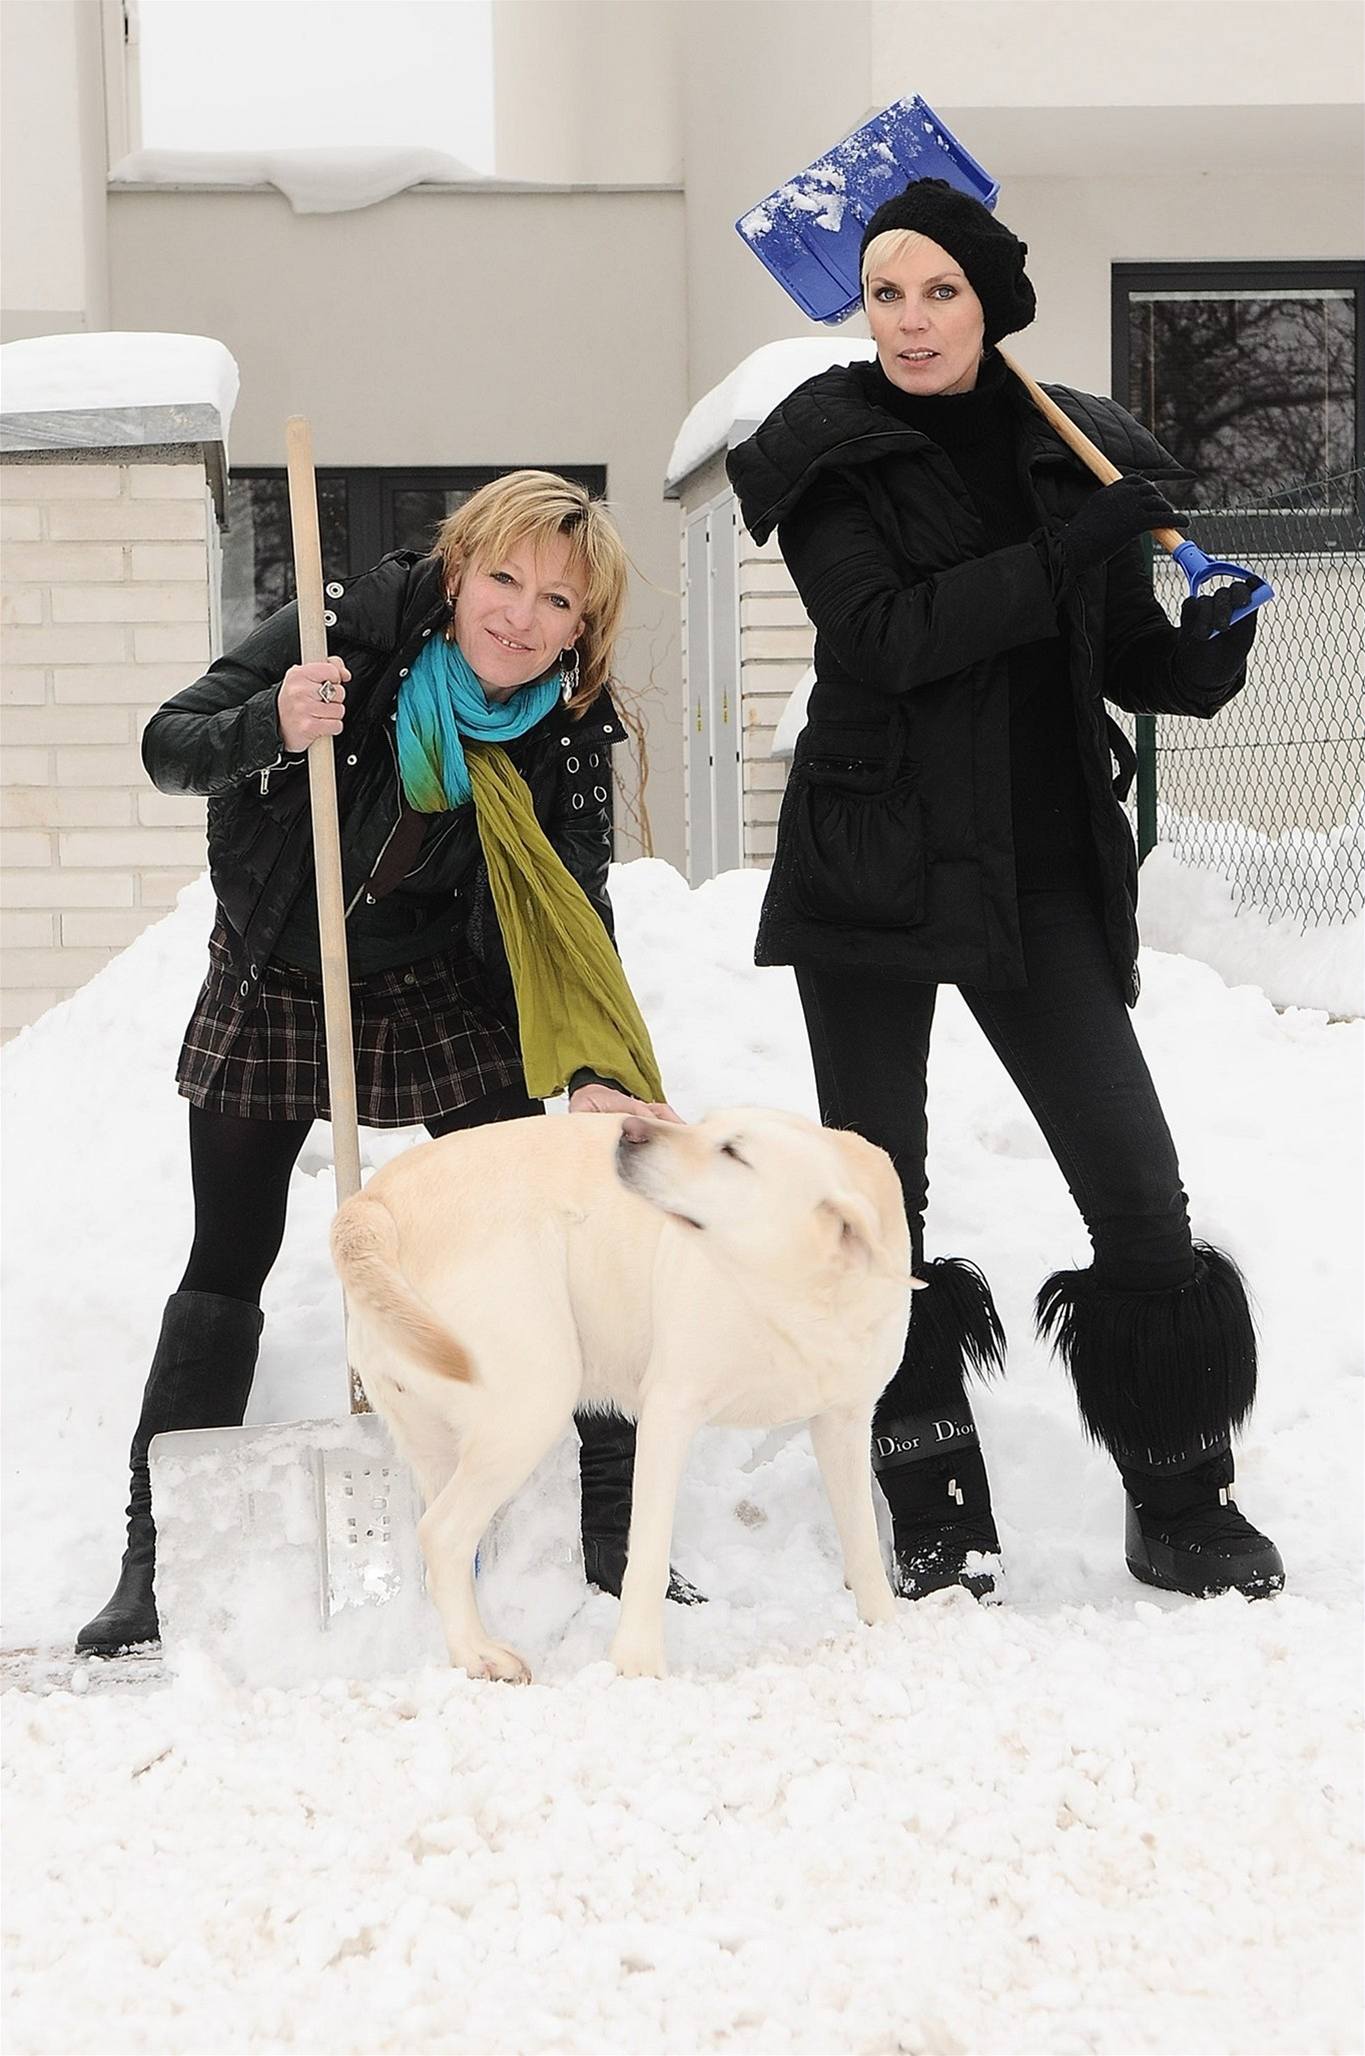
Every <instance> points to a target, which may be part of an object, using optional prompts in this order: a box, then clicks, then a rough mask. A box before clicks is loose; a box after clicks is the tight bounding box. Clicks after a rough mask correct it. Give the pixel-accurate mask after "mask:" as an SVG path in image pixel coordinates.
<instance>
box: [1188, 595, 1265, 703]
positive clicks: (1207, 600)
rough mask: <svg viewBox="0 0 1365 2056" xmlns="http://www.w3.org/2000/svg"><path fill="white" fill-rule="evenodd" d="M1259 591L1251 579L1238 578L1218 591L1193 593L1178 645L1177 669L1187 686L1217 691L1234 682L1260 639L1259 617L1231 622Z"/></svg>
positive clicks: (1246, 617) (1253, 616)
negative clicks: (1249, 652) (1254, 644)
mask: <svg viewBox="0 0 1365 2056" xmlns="http://www.w3.org/2000/svg"><path fill="white" fill-rule="evenodd" d="M1255 590H1256V588H1255V587H1254V586H1253V585H1252V583H1251V581H1250V579H1246V578H1235V579H1234V580H1233V582H1232V584H1231V585H1220V586H1219V588H1218V590H1217V591H1216V592H1211V593H1191V594H1190V597H1189V598H1188V599H1187V600H1186V602H1185V604H1184V606H1183V607H1182V608H1181V609H1180V635H1179V638H1178V640H1177V642H1176V646H1175V663H1176V669H1177V671H1178V672H1179V674H1180V676H1181V678H1182V679H1183V680H1184V682H1185V684H1186V685H1193V686H1195V687H1198V688H1200V689H1201V690H1202V689H1208V690H1210V691H1213V692H1216V691H1217V690H1218V689H1219V687H1220V686H1225V685H1231V684H1233V682H1234V681H1235V679H1236V678H1237V677H1238V675H1239V674H1240V672H1241V670H1242V667H1243V666H1244V665H1245V663H1246V660H1247V652H1248V651H1249V650H1250V648H1251V645H1252V643H1253V642H1254V641H1255V640H1256V616H1255V615H1254V614H1248V615H1246V616H1245V617H1244V618H1243V619H1242V620H1241V621H1237V622H1233V625H1232V626H1231V627H1229V626H1228V623H1229V621H1230V620H1231V617H1232V615H1233V614H1234V613H1235V612H1236V611H1237V609H1238V608H1239V607H1245V605H1246V603H1247V601H1248V600H1249V599H1250V598H1251V595H1252V593H1253V592H1254V591H1255Z"/></svg>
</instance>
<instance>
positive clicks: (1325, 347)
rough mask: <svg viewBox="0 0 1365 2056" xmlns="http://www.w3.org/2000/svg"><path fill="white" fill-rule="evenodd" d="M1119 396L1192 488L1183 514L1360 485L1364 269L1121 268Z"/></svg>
mask: <svg viewBox="0 0 1365 2056" xmlns="http://www.w3.org/2000/svg"><path fill="white" fill-rule="evenodd" d="M1113 277H1114V323H1113V334H1114V391H1115V393H1117V394H1118V395H1119V396H1120V397H1121V398H1123V399H1125V400H1126V402H1127V404H1128V406H1129V408H1130V409H1131V410H1132V412H1133V413H1134V414H1136V416H1137V418H1138V420H1139V421H1141V422H1144V423H1145V424H1146V426H1147V427H1148V428H1150V429H1151V430H1152V432H1153V434H1154V435H1155V436H1156V437H1157V438H1158V440H1159V441H1160V442H1162V443H1164V444H1165V446H1166V448H1167V449H1168V450H1170V451H1171V452H1172V454H1173V455H1174V456H1176V457H1178V458H1179V459H1180V461H1181V463H1182V464H1186V465H1188V467H1189V469H1190V470H1191V472H1193V473H1194V478H1193V480H1192V482H1191V483H1189V484H1188V485H1184V486H1181V487H1180V488H1179V489H1178V491H1177V494H1176V497H1177V498H1178V500H1179V502H1180V504H1181V507H1182V509H1183V510H1190V509H1194V508H1199V507H1229V506H1237V507H1241V508H1245V509H1251V508H1255V507H1257V506H1261V505H1264V504H1265V503H1266V502H1268V501H1271V500H1274V499H1277V498H1279V497H1280V496H1282V495H1283V494H1284V493H1286V492H1288V491H1292V490H1293V489H1295V488H1297V487H1301V486H1303V485H1305V484H1306V483H1308V482H1309V481H1317V480H1321V479H1325V478H1332V477H1338V476H1342V477H1344V476H1345V475H1346V474H1349V473H1351V472H1353V471H1358V470H1359V467H1360V464H1361V461H1362V416H1361V395H1362V388H1365V356H1363V354H1362V353H1363V352H1365V322H1363V321H1362V313H1363V312H1365V308H1363V306H1362V303H1363V302H1365V265H1359V264H1288V263H1285V264H1279V263H1276V264H1255V265H1241V264H1116V265H1115V266H1114V274H1113Z"/></svg>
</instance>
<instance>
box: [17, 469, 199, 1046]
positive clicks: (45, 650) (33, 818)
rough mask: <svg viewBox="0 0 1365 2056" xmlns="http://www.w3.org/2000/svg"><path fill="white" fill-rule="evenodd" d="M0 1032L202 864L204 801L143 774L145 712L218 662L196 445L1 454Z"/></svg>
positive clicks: (104, 958) (66, 982)
mask: <svg viewBox="0 0 1365 2056" xmlns="http://www.w3.org/2000/svg"><path fill="white" fill-rule="evenodd" d="M0 544H2V545H3V560H2V564H0V568H2V569H3V627H2V628H0V658H2V659H3V672H2V673H0V678H2V680H3V716H0V742H2V743H3V749H2V750H0V779H2V780H3V784H2V786H0V1033H3V1034H4V1035H11V1034H13V1033H14V1032H15V1030H16V1029H18V1028H20V1027H22V1026H23V1025H24V1024H25V1023H27V1022H29V1021H32V1020H35V1019H36V1018H37V1016H38V1015H39V1014H41V1013H42V1012H44V1010H45V1009H46V1008H48V1007H50V1006H52V1005H53V1004H54V1003H55V1002H56V1001H57V1000H59V999H64V998H65V997H67V995H68V994H70V993H72V992H74V991H76V989H77V988H78V987H79V986H81V985H83V984H84V983H85V981H86V979H87V978H89V977H91V976H92V975H93V974H94V972H96V971H97V970H99V969H100V968H101V966H102V965H104V964H105V963H107V962H108V960H109V959H110V958H111V957H112V956H115V955H116V954H117V953H118V951H119V950H121V949H123V948H124V947H125V946H126V945H127V944H128V943H129V942H131V941H132V940H133V938H134V936H136V935H137V934H139V933H140V932H141V930H142V929H143V928H145V927H146V926H147V925H148V924H149V923H150V922H152V921H155V920H158V919H159V918H160V917H161V915H162V914H164V913H165V911H166V909H167V907H168V906H170V904H171V903H172V902H173V900H174V898H175V895H176V894H177V892H179V890H180V888H181V887H182V886H183V885H185V884H187V883H188V881H189V880H190V879H192V878H193V877H195V876H196V875H197V873H198V872H199V871H200V870H201V869H202V868H203V862H204V829H203V819H204V806H203V801H202V800H199V799H177V798H169V797H167V796H166V795H165V794H162V793H158V792H156V791H154V790H153V788H152V786H151V785H150V784H149V783H148V780H147V777H146V774H145V772H144V771H143V769H142V762H141V758H140V756H139V752H138V743H139V739H140V736H141V733H142V728H143V724H144V723H145V721H146V719H147V717H148V715H149V714H150V713H151V712H152V711H153V709H154V708H156V707H157V706H158V705H159V704H160V703H161V701H162V700H164V699H165V698H166V697H167V695H168V694H169V693H172V692H175V691H177V690H178V689H179V688H180V687H181V686H183V685H185V684H187V683H188V682H189V680H190V679H192V678H194V677H196V676H197V675H198V673H199V672H201V671H202V670H203V669H204V666H205V664H206V663H207V662H208V660H209V657H210V654H211V650H212V645H213V641H214V637H215V633H216V618H217V598H216V594H217V575H218V568H217V555H216V553H217V529H216V525H215V521H214V516H213V510H212V505H211V502H210V498H209V493H208V488H207V483H206V479H205V473H204V467H203V464H202V462H200V461H186V462H173V463H160V462H102V461H97V462H89V463H85V462H64V461H63V462H52V461H24V460H22V459H19V458H15V457H9V458H7V459H6V460H5V461H4V462H3V463H0Z"/></svg>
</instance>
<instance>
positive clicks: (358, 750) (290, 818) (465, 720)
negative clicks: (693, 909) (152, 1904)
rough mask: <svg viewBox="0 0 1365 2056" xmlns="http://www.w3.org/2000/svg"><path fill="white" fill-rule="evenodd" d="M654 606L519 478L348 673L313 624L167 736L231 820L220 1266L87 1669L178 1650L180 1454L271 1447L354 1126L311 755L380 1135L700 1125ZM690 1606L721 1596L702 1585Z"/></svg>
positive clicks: (198, 1054) (162, 1342)
mask: <svg viewBox="0 0 1365 2056" xmlns="http://www.w3.org/2000/svg"><path fill="white" fill-rule="evenodd" d="M626 590H627V559H626V553H625V548H624V546H623V544H622V542H621V538H620V536H619V534H618V533H617V530H616V525H615V523H614V521H613V520H612V517H611V515H610V514H609V513H608V511H607V509H606V507H605V506H604V505H603V504H602V503H601V502H600V501H595V500H592V499H590V498H589V496H588V494H587V493H586V492H584V490H583V489H582V487H581V486H578V485H575V484H573V483H571V481H570V480H568V479H566V478H561V477H559V476H558V475H556V474H555V473H553V472H544V471H517V472H512V473H510V474H508V475H507V476H506V477H504V478H500V479H497V480H495V481H494V482H493V483H492V484H490V485H487V486H484V487H482V488H481V489H480V491H478V492H477V493H475V494H473V495H472V497H471V498H470V499H469V500H467V501H466V503H465V504H464V506H462V507H461V508H460V509H459V510H458V511H457V512H456V513H454V514H453V515H451V517H450V519H449V520H448V521H447V522H445V524H444V525H443V527H442V529H441V531H440V534H439V536H438V538H437V542H436V547H435V549H434V550H433V552H432V553H431V554H430V555H429V556H420V555H418V554H417V553H416V552H414V551H410V550H403V551H398V552H396V553H395V554H394V555H392V556H389V557H386V558H384V560H383V562H382V563H380V564H377V565H375V566H374V568H373V569H372V570H370V571H366V572H362V573H361V574H360V575H359V576H357V577H354V578H342V579H336V580H333V581H332V583H331V584H329V585H328V588H327V593H328V602H329V613H328V622H329V631H328V633H329V641H330V645H331V648H332V650H333V652H334V654H333V655H332V657H331V658H330V659H329V660H328V661H327V662H325V663H322V664H300V663H299V661H298V658H299V631H298V617H297V611H296V609H295V608H294V607H293V606H292V605H291V606H288V607H285V608H283V609H282V610H281V611H280V612H279V613H278V614H274V615H272V616H271V618H270V619H269V620H268V621H264V622H262V623H261V625H260V626H259V627H258V628H256V629H254V630H253V631H252V633H251V634H250V635H249V636H248V637H247V639H246V641H245V642H244V643H242V644H240V645H239V646H238V647H237V648H236V649H234V650H230V651H229V652H228V653H227V654H226V655H225V656H222V657H220V658H219V659H218V660H217V662H216V663H214V664H212V665H211V666H210V667H209V670H208V672H207V673H206V675H205V676H204V677H203V678H201V679H199V680H197V681H196V682H195V683H194V684H193V685H191V686H188V687H187V688H186V689H185V691H184V692H181V693H177V694H176V696H175V698H174V699H171V700H168V701H167V703H166V705H165V706H164V707H162V708H160V710H159V711H158V712H157V713H156V714H154V715H153V716H152V719H151V720H150V722H149V723H148V724H147V729H146V733H145V734H144V736H143V742H142V754H143V758H144V761H145V763H146V765H147V769H148V771H149V772H150V774H151V777H152V779H153V782H154V783H155V784H156V785H157V786H158V787H159V788H160V789H161V791H163V792H197V793H206V794H207V795H208V796H209V869H210V873H211V875H212V879H213V886H214V890H215V892H216V894H217V897H218V909H217V918H216V921H215V924H214V929H213V933H212V935H211V937H210V939H209V967H208V976H207V978H206V979H205V981H204V985H203V988H202V990H201V991H200V994H199V998H198V1000H197V1002H196V1005H195V1009H194V1013H193V1015H192V1017H191V1020H190V1023H189V1026H188V1028H187V1029H186V1032H185V1041H184V1047H183V1048H182V1050H181V1054H180V1065H179V1071H178V1079H179V1085H180V1090H181V1092H182V1093H183V1095H184V1096H185V1098H186V1099H187V1100H188V1101H189V1103H190V1105H189V1144H190V1168H191V1173H192V1179H193V1189H194V1232H193V1238H192V1241H191V1246H190V1252H189V1259H188V1262H187V1265H186V1268H185V1272H184V1275H183V1276H182V1278H181V1280H180V1283H179V1285H178V1286H177V1288H176V1290H175V1291H174V1292H173V1293H172V1295H171V1297H170V1298H169V1299H168V1300H167V1302H166V1307H165V1311H164V1313H163V1315H162V1322H161V1333H160V1336H159V1338H158V1341H157V1345H156V1350H155V1353H154V1355H153V1359H152V1365H151V1369H150V1371H149V1373H148V1378H147V1385H146V1390H145V1392H144V1394H143V1402H142V1413H141V1418H140V1420H139V1421H138V1425H137V1428H136V1430H135V1432H134V1435H133V1444H132V1451H131V1473H132V1496H131V1500H130V1504H129V1508H128V1546H127V1549H126V1551H125V1553H124V1558H123V1565H122V1568H121V1571H120V1575H119V1580H118V1584H117V1586H116V1588H115V1590H114V1593H113V1596H112V1597H111V1598H110V1600H109V1602H108V1603H107V1605H105V1606H104V1607H103V1608H102V1609H101V1610H100V1612H99V1613H98V1614H96V1615H95V1617H94V1619H93V1620H91V1621H89V1622H87V1624H86V1625H85V1627H84V1628H82V1629H81V1631H80V1634H79V1635H78V1637H77V1648H78V1649H79V1650H80V1651H82V1652H83V1653H85V1654H89V1655H110V1654H112V1653H114V1652H115V1651H117V1650H119V1649H124V1648H127V1647H129V1646H130V1645H133V1644H136V1643H143V1642H150V1641H154V1640H156V1639H157V1637H158V1634H159V1625H158V1620H157V1611H156V1600H155V1594H154V1589H153V1581H154V1573H155V1561H156V1532H155V1527H154V1524H153V1520H152V1510H151V1492H150V1486H149V1482H148V1468H147V1450H148V1445H149V1443H150V1442H151V1439H152V1437H153V1436H154V1435H157V1434H159V1433H161V1432H162V1431H163V1430H164V1429H170V1428H207V1427H229V1426H235V1425H237V1424H239V1423H240V1422H241V1420H242V1417H243V1412H244V1410H245V1407H246V1403H247V1399H248V1396H249V1394H250V1391H251V1385H252V1378H253V1375H254V1371H255V1365H256V1352H257V1346H258V1343H259V1339H260V1334H261V1327H262V1314H261V1305H260V1300H261V1290H262V1287H263V1286H264V1284H265V1280H266V1278H267V1277H268V1276H269V1273H270V1270H271V1268H272V1266H273V1264H274V1262H275V1258H276V1256H277V1255H278V1253H279V1249H280V1245H281V1242H282V1240H283V1236H284V1226H285V1206H286V1201H287V1197H288V1192H289V1181H290V1177H291V1175H292V1172H293V1168H294V1164H295V1162H296V1161H297V1158H298V1155H299V1151H300V1150H301V1149H302V1147H303V1144H304V1142H305V1140H306V1138H307V1135H308V1132H309V1129H310V1128H311V1127H312V1124H313V1121H314V1120H315V1119H318V1118H320V1119H324V1120H325V1119H326V1118H327V1116H328V1111H329V1109H328V1102H327V1061H326V1049H325V1044H324V1037H323V1018H322V985H321V975H320V973H321V958H320V952H319V943H318V917H317V899H316V894H315V892H314V888H313V871H312V843H311V834H310V826H309V806H308V777H307V772H306V769H305V768H304V753H305V752H306V750H307V749H308V746H309V744H310V743H312V742H313V741H314V740H315V739H316V738H317V737H318V736H321V735H330V736H333V737H334V738H335V739H336V750H337V758H336V762H337V796H338V803H339V809H340V817H341V853H342V869H343V873H344V878H345V892H346V903H347V922H346V926H347V944H348V953H349V959H350V972H351V1014H352V1027H353V1031H354V1037H355V1046H356V1098H357V1103H358V1109H359V1115H360V1119H361V1121H362V1123H364V1124H365V1125H366V1126H369V1127H375V1128H402V1127H408V1126H411V1125H413V1124H416V1123H422V1124H423V1125H425V1127H426V1128H427V1129H428V1130H429V1132H430V1133H431V1134H433V1135H448V1134H450V1133H452V1132H453V1131H454V1130H456V1129H460V1128H473V1127H480V1126H483V1125H484V1124H486V1123H488V1122H491V1121H509V1120H519V1119H522V1118H524V1117H527V1116H530V1115H535V1114H541V1113H543V1112H544V1106H543V1104H542V1102H543V1100H544V1099H545V1098H547V1097H552V1096H554V1095H555V1094H557V1093H559V1092H561V1091H567V1093H568V1095H569V1106H570V1109H571V1110H572V1111H573V1112H575V1113H591V1112H597V1111H603V1110H612V1109H627V1110H629V1109H632V1108H634V1109H639V1110H646V1111H649V1112H652V1113H654V1114H656V1115H659V1116H661V1117H664V1118H669V1119H676V1118H677V1116H676V1115H674V1114H672V1113H671V1110H670V1109H669V1108H668V1107H667V1106H666V1105H664V1104H663V1089H662V1086H661V1084H660V1081H659V1077H658V1070H657V1065H656V1063H655V1060H654V1055H653V1051H652V1049H651V1048H650V1042H649V1035H648V1031H647V1030H646V1028H645V1025H644V1023H643V1021H642V1020H641V1019H640V1016H639V1012H638V1009H637V1008H636V1007H635V1004H634V1001H633V1000H632V998H631V995H630V992H629V989H628V988H627V986H626V982H625V978H624V976H623V974H622V972H621V968H620V965H619V962H618V960H617V958H616V956H615V953H614V951H613V949H612V946H611V934H612V914H611V904H610V901H609V900H608V897H607V869H608V865H609V864H610V861H611V853H612V823H611V799H610V795H611V753H612V750H613V749H614V748H615V746H616V744H617V743H618V742H619V741H620V739H621V735H622V733H623V729H622V722H621V716H620V714H619V713H618V712H617V710H616V708H615V707H614V706H613V704H612V701H611V697H610V692H609V686H610V683H611V672H612V660H613V656H614V653H615V646H616V639H617V636H618V634H619V632H620V628H621V622H622V618H623V615H624V610H625V602H626ZM530 1282H531V1285H532V1288H533V1286H534V1280H531V1281H530ZM578 1428H579V1437H580V1442H581V1450H580V1457H579V1469H580V1480H581V1486H582V1535H583V1561H584V1569H585V1571H586V1574H587V1577H588V1579H589V1581H590V1582H591V1583H593V1584H596V1585H599V1586H602V1587H603V1588H605V1589H606V1590H609V1591H612V1592H619V1591H620V1588H621V1576H622V1573H623V1572H624V1569H625V1555H626V1538H627V1533H628V1529H629V1523H630V1492H631V1470H632V1463H633V1458H634V1447H635V1429H634V1425H633V1423H631V1422H629V1421H626V1420H623V1419H622V1418H621V1417H620V1416H619V1415H613V1414H602V1413H596V1414H583V1415H581V1416H579V1420H578ZM670 1594H671V1596H672V1597H673V1598H675V1599H680V1600H687V1601H691V1600H694V1599H696V1598H697V1597H699V1595H698V1594H697V1593H695V1592H694V1591H693V1590H692V1588H691V1587H690V1586H688V1585H686V1584H685V1582H684V1581H683V1580H682V1579H680V1578H677V1577H675V1578H674V1579H673V1581H672V1583H671V1585H670Z"/></svg>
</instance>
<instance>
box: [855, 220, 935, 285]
mask: <svg viewBox="0 0 1365 2056" xmlns="http://www.w3.org/2000/svg"><path fill="white" fill-rule="evenodd" d="M928 240H929V239H928V237H927V236H925V235H923V234H921V232H920V230H919V229H917V228H884V229H883V230H882V232H881V234H880V235H879V236H873V238H872V241H871V242H870V243H869V244H868V246H867V248H866V249H865V250H864V251H863V269H862V281H861V283H862V292H863V298H864V300H866V298H867V282H868V280H869V279H870V278H871V276H872V274H873V272H874V271H880V269H881V268H882V266H883V265H884V264H895V263H896V262H897V261H898V259H900V258H902V257H903V256H904V255H905V253H906V251H907V250H909V249H911V248H912V247H913V245H914V244H916V243H924V242H927V241H928Z"/></svg>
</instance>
